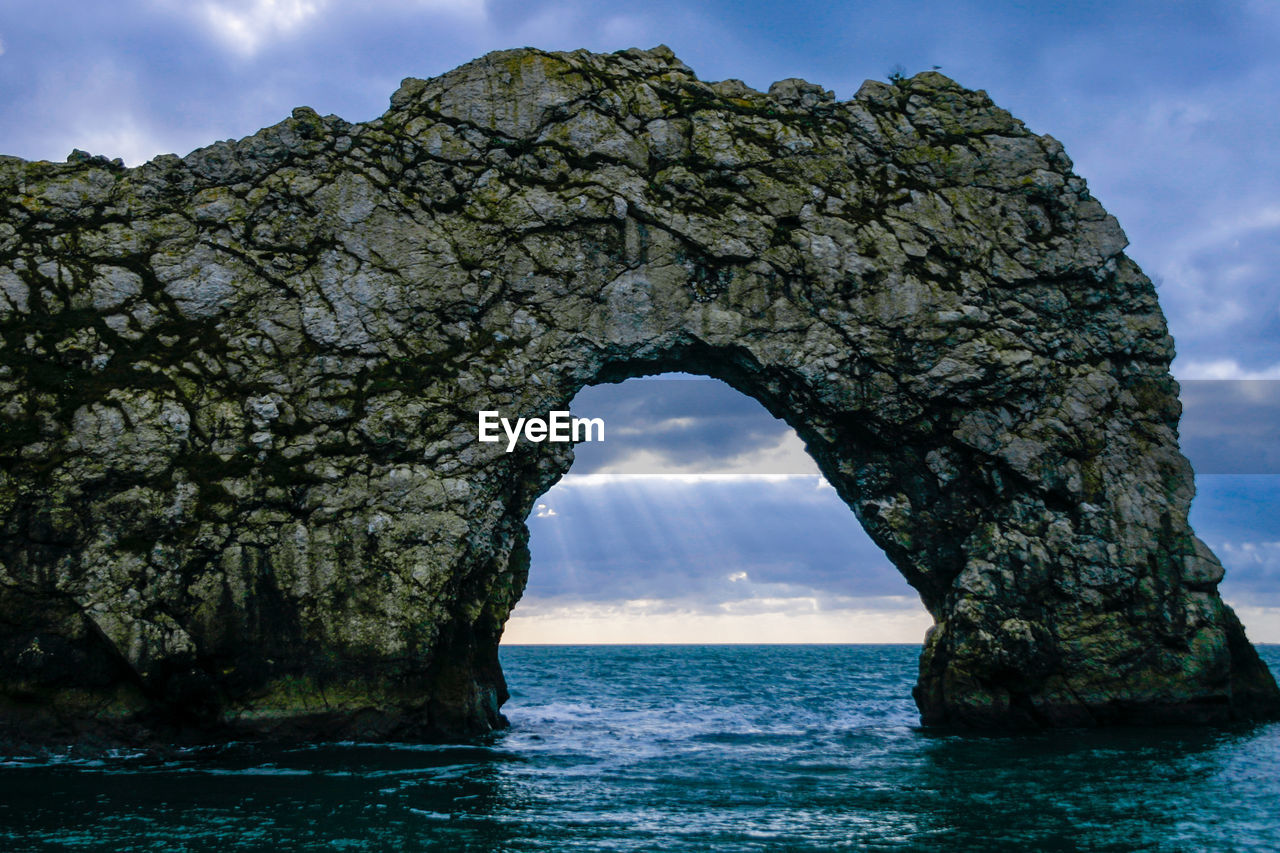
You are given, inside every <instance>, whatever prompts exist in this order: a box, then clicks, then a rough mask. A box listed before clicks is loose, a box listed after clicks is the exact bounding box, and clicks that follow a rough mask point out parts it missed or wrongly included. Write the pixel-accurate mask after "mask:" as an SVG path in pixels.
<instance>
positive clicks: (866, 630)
mask: <svg viewBox="0 0 1280 853" xmlns="http://www.w3.org/2000/svg"><path fill="white" fill-rule="evenodd" d="M932 624H933V619H932V618H931V617H930V616H929V614H928V612H926V611H925V609H924V608H923V607H922V606H920V603H919V601H918V600H914V599H911V598H909V597H904V598H869V599H863V600H856V599H849V600H846V601H844V602H842V606H841V607H839V608H834V609H825V610H820V609H814V608H813V607H812V606H811V604H810V602H809V600H807V599H805V600H792V599H777V600H773V601H769V602H757V603H756V604H755V605H754V606H752V607H751V608H749V609H745V610H734V609H732V608H731V609H729V610H727V611H721V612H709V611H706V610H699V609H693V608H684V609H681V608H672V607H669V606H667V604H666V602H651V601H629V602H622V603H617V604H607V605H599V604H576V605H554V604H552V605H545V604H544V605H539V604H534V603H530V602H528V601H522V602H521V603H520V604H519V605H518V606H517V608H516V610H515V612H514V613H513V614H512V617H511V619H510V621H508V622H507V627H506V630H505V631H504V633H503V637H502V641H503V643H504V644H506V645H519V644H579V643H587V644H590V643H652V642H655V640H656V641H657V642H661V643H676V644H679V643H746V644H756V643H920V642H922V641H923V640H924V635H925V632H926V631H928V629H929V627H930V626H931V625H932Z"/></svg>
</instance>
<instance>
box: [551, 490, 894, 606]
mask: <svg viewBox="0 0 1280 853" xmlns="http://www.w3.org/2000/svg"><path fill="white" fill-rule="evenodd" d="M820 482H822V480H821V478H820V477H811V478H801V477H786V478H775V479H763V478H761V479H751V480H744V479H742V478H737V477H732V478H731V477H726V478H721V479H710V478H701V479H677V478H661V477H653V478H627V479H616V480H612V481H601V480H594V479H592V480H587V481H585V482H584V481H573V480H570V479H569V478H566V479H565V480H562V481H561V482H560V483H558V484H557V485H556V486H554V487H552V489H550V490H549V491H548V492H547V493H546V494H545V495H543V497H542V500H541V501H540V503H541V504H544V505H545V507H546V509H539V510H537V511H536V512H535V514H534V516H533V517H531V518H530V519H529V529H530V533H531V537H530V550H531V552H532V565H531V568H530V574H529V586H528V589H527V591H526V597H527V598H529V599H531V600H536V601H549V600H557V601H561V602H565V601H581V602H596V603H601V602H618V601H624V600H633V599H664V600H668V601H671V602H679V603H680V604H681V605H682V606H687V607H692V608H695V609H700V610H713V609H715V608H718V607H720V606H721V605H723V604H725V603H727V602H742V601H744V600H750V599H782V598H785V599H800V598H814V599H816V600H818V601H820V602H827V601H834V600H836V599H837V598H840V597H858V598H865V597H868V596H871V597H874V596H901V595H907V596H910V595H913V594H914V593H912V591H911V588H910V587H909V586H908V585H907V583H906V581H905V580H904V579H903V578H902V576H901V575H900V574H899V573H898V571H897V569H896V568H894V567H893V566H892V565H891V564H890V563H889V561H888V558H886V557H885V555H884V553H883V552H881V551H880V549H879V548H878V547H877V546H876V545H875V544H874V543H873V542H871V540H870V539H869V538H867V535H866V533H865V532H864V531H863V530H862V528H861V525H860V524H859V523H858V520H857V518H856V517H855V516H854V514H853V512H852V511H851V510H850V509H849V507H847V506H846V505H845V504H844V502H843V501H841V500H840V498H839V496H838V495H837V494H836V493H835V490H834V489H831V488H816V487H815V486H816V484H817V483H820ZM547 510H552V511H554V512H555V516H554V518H551V517H547V516H546V514H545V513H546V512H547Z"/></svg>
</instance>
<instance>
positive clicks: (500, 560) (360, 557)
mask: <svg viewBox="0 0 1280 853" xmlns="http://www.w3.org/2000/svg"><path fill="white" fill-rule="evenodd" d="M0 198H2V199H3V205H4V211H3V221H2V224H0V334H2V337H3V340H2V344H0V347H2V348H0V365H3V366H2V367H0V392H2V404H3V410H2V411H0V416H2V417H3V421H2V422H0V423H2V424H3V447H2V452H3V470H2V473H0V511H2V512H3V528H2V531H0V560H2V563H0V583H2V585H0V644H2V655H0V667H2V670H0V690H2V692H3V697H4V699H3V715H4V719H5V720H6V724H7V725H8V727H9V728H8V732H9V736H10V737H28V738H30V739H40V738H57V737H84V736H88V735H89V734H99V735H102V736H104V737H109V738H112V739H120V738H124V739H128V738H131V737H132V738H145V737H146V736H147V735H148V733H152V734H155V733H157V732H166V733H171V732H172V731H173V727H175V726H177V727H187V728H188V729H190V728H192V727H194V728H195V729H197V730H200V731H203V732H221V733H229V734H235V735H237V736H243V735H244V734H246V733H254V732H258V733H267V734H274V735H275V736H285V735H291V734H298V735H305V736H321V737H323V736H335V737H382V736H385V737H396V738H414V737H430V736H438V735H453V734H459V733H474V732H481V731H485V730H487V729H489V728H490V727H493V726H496V725H500V724H501V716H500V715H499V711H498V709H499V706H500V705H501V704H502V702H503V700H504V699H505V697H506V691H505V686H504V683H503V678H502V673H501V671H500V669H499V666H498V662H497V644H498V639H499V635H500V633H501V631H502V626H503V622H504V620H505V619H506V617H507V615H508V613H509V611H510V609H511V607H512V606H513V605H514V603H515V602H516V600H517V599H518V598H519V596H520V593H521V590H522V589H523V587H524V583H525V577H526V573H527V570H528V551H527V549H526V539H527V531H526V528H525V524H524V520H525V517H526V516H527V514H528V513H529V510H530V507H531V506H532V505H533V503H534V501H535V499H536V498H537V497H538V495H539V494H541V493H542V492H543V491H544V490H546V489H547V488H548V487H549V486H550V485H551V484H552V483H554V482H555V481H556V479H557V478H558V477H560V476H561V475H562V474H563V473H564V472H565V471H566V469H567V468H568V467H569V464H570V462H571V460H572V451H571V449H570V448H569V447H568V446H567V445H557V444H546V443H544V444H523V445H522V446H521V447H520V448H519V450H518V451H517V452H515V453H512V454H507V453H505V452H504V448H503V446H502V445H501V444H480V443H478V442H477V440H476V412H477V411H478V410H480V409H497V410H500V411H501V412H502V413H503V414H504V415H507V414H509V415H511V416H513V417H514V416H516V415H537V414H545V413H546V412H547V411H549V410H552V409H561V408H565V407H566V404H567V403H568V401H569V400H570V399H571V398H572V397H573V395H574V394H575V393H576V392H577V391H578V390H579V389H580V388H582V387H583V386H584V385H586V384H591V383H597V382H602V381H616V380H620V379H623V378H625V377H629V376H635V375H639V374H645V373H652V372H655V371H664V370H685V371H693V372H700V373H705V374H708V375H711V376H715V377H719V378H721V379H723V380H725V381H726V382H728V383H730V384H731V385H733V386H734V387H736V388H738V389H740V390H742V391H744V392H745V393H747V394H749V395H751V396H753V397H755V398H757V399H759V400H760V401H761V402H763V403H764V405H765V406H767V407H768V408H769V410H770V411H772V412H773V413H775V414H776V415H779V416H781V417H783V418H785V419H786V420H787V422H788V423H790V424H791V425H792V426H794V427H795V428H796V429H797V430H798V432H799V434H800V436H801V437H802V438H803V439H804V440H805V442H806V443H807V445H808V447H809V450H810V452H811V453H812V454H813V455H814V457H815V458H816V459H817V460H818V462H819V464H820V466H821V468H822V470H823V471H824V472H825V474H826V475H827V477H828V478H829V479H830V481H831V483H832V484H833V485H834V486H835V487H836V489H838V491H839V493H840V495H841V496H842V497H843V498H844V500H845V501H846V502H848V504H849V505H850V506H851V507H852V508H853V511H854V512H855V513H856V514H857V516H858V518H859V519H861V521H862V523H863V524H864V525H865V526H866V528H867V530H868V531H869V532H870V534H871V536H872V537H873V538H874V539H875V541H876V542H877V543H879V544H880V546H881V547H883V548H884V550H885V552H886V553H887V554H888V555H889V557H890V558H891V559H892V560H893V561H894V563H895V564H896V565H897V566H898V567H899V568H900V569H901V570H902V572H903V574H904V575H905V576H906V577H907V579H908V580H909V581H910V582H911V584H912V585H913V586H914V587H915V588H916V589H917V590H919V592H920V595H921V596H922V597H923V599H924V601H925V603H926V605H927V606H928V608H929V609H930V611H931V612H932V613H933V615H934V617H935V619H936V620H937V626H936V628H934V629H933V630H932V631H931V633H930V634H929V636H928V639H927V641H926V644H925V649H924V653H923V656H922V658H921V663H920V680H919V686H918V687H917V689H916V699H917V701H918V703H919V706H920V709H921V712H922V715H923V718H924V720H925V721H926V722H928V723H960V724H967V725H972V726H979V727H1003V726H1011V725H1022V724H1039V725H1075V724H1103V723H1114V722H1145V721H1170V720H1175V721H1194V722H1201V721H1223V720H1228V719H1234V718H1241V717H1251V716H1266V715H1270V714H1274V712H1275V711H1276V709H1277V706H1278V705H1280V699H1278V695H1277V691H1276V686H1275V683H1274V681H1273V680H1272V678H1271V675H1270V674H1269V672H1268V671H1267V669H1266V667H1265V666H1264V665H1263V664H1262V663H1261V662H1260V661H1259V659H1258V657H1257V656H1256V654H1255V652H1254V650H1253V648H1252V647H1251V646H1250V645H1249V643H1248V641H1247V640H1246V639H1245V636H1244V633H1243V631H1242V629H1241V627H1240V624H1239V623H1238V621H1237V620H1236V618H1235V617H1234V615H1233V614H1232V613H1231V611H1230V610H1229V609H1228V608H1227V607H1226V606H1225V605H1224V604H1223V603H1222V601H1221V600H1220V599H1219V597H1218V594H1217V592H1216V586H1217V583H1218V581H1219V579H1220V578H1221V576H1222V568H1221V566H1220V565H1219V563H1218V561H1217V559H1216V558H1215V557H1214V556H1213V554H1212V553H1211V552H1210V551H1209V550H1208V549H1207V548H1206V547H1205V546H1204V545H1203V544H1202V543H1201V542H1200V541H1199V540H1197V539H1196V537H1195V536H1194V535H1193V534H1192V531H1191V530H1190V528H1189V527H1188V526H1187V508H1188V504H1189V502H1190V500H1191V496H1192V476H1191V469H1190V468H1189V466H1188V464H1187V461H1186V460H1185V459H1184V458H1183V457H1182V455H1181V454H1180V453H1179V451H1178V446H1177V432H1176V430H1177V422H1178V415H1179V405H1178V400H1177V386H1176V385H1175V383H1174V382H1173V380H1172V379H1171V377H1170V376H1169V373H1168V366H1169V361H1170V359H1171V357H1172V355H1173V342H1172V340H1171V339H1170V338H1169V336H1168V334H1167V332H1166V328H1165V322H1164V318H1163V316H1162V315H1161V313H1160V309H1159V307H1158V305H1157V304H1156V295H1155V292H1154V291H1153V289H1152V286H1151V283H1150V282H1149V281H1148V280H1147V279H1146V278H1145V277H1144V276H1143V275H1142V273H1141V272H1140V271H1139V270H1138V268H1137V267H1136V266H1135V265H1134V264H1133V263H1132V262H1131V261H1130V260H1129V259H1128V258H1126V257H1125V256H1124V254H1122V249H1123V248H1124V245H1125V238H1124V235H1123V233H1122V232H1121V230H1120V228H1119V226H1118V225H1117V224H1116V222H1115V220H1114V219H1113V218H1111V217H1110V216H1108V215H1107V214H1106V213H1105V212H1104V211H1103V209H1102V207H1101V206H1099V204H1098V203H1097V202H1096V201H1095V200H1094V199H1093V198H1091V197H1090V195H1089V193H1088V191H1087V189H1086V187H1085V183H1084V181H1083V180H1082V179H1080V178H1079V177H1077V176H1076V175H1074V174H1072V172H1071V162H1070V161H1069V160H1068V159H1067V156H1066V155H1065V154H1064V153H1063V150H1062V146H1061V145H1059V144H1058V143H1057V142H1056V141H1054V140H1053V139H1052V138H1050V137H1048V136H1037V135H1035V134H1033V133H1031V132H1030V131H1028V130H1027V129H1026V128H1025V127H1024V126H1023V125H1022V123H1021V122H1019V121H1017V120H1016V119H1014V118H1012V117H1010V116H1009V114H1008V113H1006V112H1005V111H1003V110H1001V109H999V108H997V107H995V106H994V105H993V104H992V103H991V102H990V101H989V100H988V98H987V96H986V95H985V94H984V93H982V92H973V91H968V90H965V89H963V88H961V87H959V86H957V85H956V84H955V83H953V82H951V81H950V80H948V79H947V78H945V77H942V76H941V75H938V74H933V73H925V74H920V75H918V76H916V77H914V78H912V79H910V80H904V81H898V82H897V83H895V84H892V85H889V84H884V83H876V82H868V83H866V84H865V85H864V86H863V87H862V89H861V90H860V91H859V92H858V93H857V95H856V96H855V97H854V98H853V99H852V100H849V101H844V102H838V101H836V100H835V99H834V98H833V96H832V94H831V93H830V92H826V91H823V90H822V89H821V88H820V87H817V86H814V85H811V84H809V83H805V82H803V81H799V80H785V81H782V82H780V83H776V84H774V85H773V86H772V87H771V88H770V91H769V92H768V93H767V94H762V93H760V92H757V91H754V90H752V89H749V88H747V87H746V86H744V85H742V84H741V83H739V82H737V81H732V80H730V81H724V82H720V83H704V82H701V81H699V80H697V78H696V77H695V76H694V74H693V73H692V72H691V71H690V70H689V69H688V68H687V67H685V66H684V65H683V64H682V63H681V62H679V60H677V59H676V58H675V57H674V56H673V55H672V54H671V53H670V51H668V50H666V49H665V48H659V49H656V50H653V51H647V52H646V51H635V50H633V51H627V52H624V53H620V54H615V55H609V56H602V55H592V54H588V53H583V52H577V53H570V54H549V53H542V52H539V51H534V50H519V51H509V52H503V53H495V54H491V55H489V56H486V57H484V58H482V59H480V60H477V61H476V62H473V63H471V64H469V65H467V66H464V67H462V68H460V69H458V70H456V71H453V72H450V73H449V74H446V75H444V76H443V77H440V78H437V79H434V80H425V81H424V80H414V79H410V80H406V81H405V82H404V84H403V85H402V86H401V88H400V90H399V91H398V92H396V93H395V95H394V96H393V97H392V100H391V109H390V110H389V111H388V112H387V113H386V114H385V115H384V116H382V117H381V118H379V119H377V120H375V121H372V122H369V123H367V124H348V123H347V122H344V121H342V120H341V119H338V118H336V117H333V116H326V117H322V116H319V115H317V114H316V113H315V112H313V111H311V110H309V109H307V108H299V109H297V110H295V111H294V114H293V117H292V118H290V119H288V120H286V121H284V122H282V123H281V124H278V125H276V126H274V127H270V128H267V129H265V130H263V131H261V132H259V133H258V134H256V135H254V136H252V137H249V138H247V139H243V140H240V141H236V142H219V143H217V144H215V145H212V146H210V147H208V148H204V149H201V150H199V151H196V152H194V153H192V154H190V155H188V156H187V157H185V158H182V159H179V158H178V157H175V156H164V157H159V158H157V159H155V160H153V161H152V162H150V163H147V164H145V165H143V166H140V167H138V168H135V169H126V168H123V167H121V166H119V165H118V164H112V163H109V162H107V161H106V160H105V159H103V158H93V157H89V156H87V155H83V154H81V153H79V152H77V153H76V154H75V155H73V156H72V158H71V160H70V162H67V163H65V164H53V163H44V162H40V163H28V162H23V161H21V160H16V159H12V158H8V159H4V160H3V161H0Z"/></svg>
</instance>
